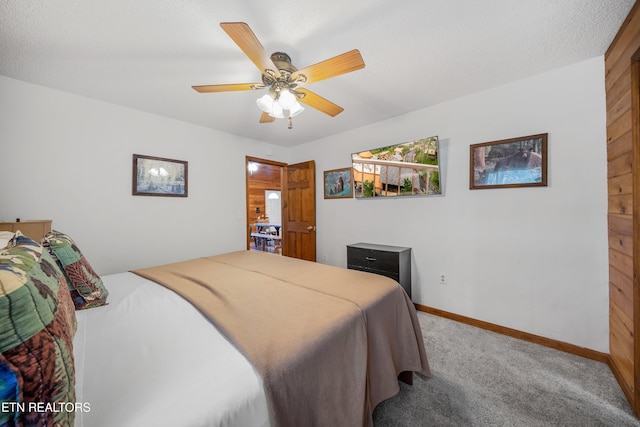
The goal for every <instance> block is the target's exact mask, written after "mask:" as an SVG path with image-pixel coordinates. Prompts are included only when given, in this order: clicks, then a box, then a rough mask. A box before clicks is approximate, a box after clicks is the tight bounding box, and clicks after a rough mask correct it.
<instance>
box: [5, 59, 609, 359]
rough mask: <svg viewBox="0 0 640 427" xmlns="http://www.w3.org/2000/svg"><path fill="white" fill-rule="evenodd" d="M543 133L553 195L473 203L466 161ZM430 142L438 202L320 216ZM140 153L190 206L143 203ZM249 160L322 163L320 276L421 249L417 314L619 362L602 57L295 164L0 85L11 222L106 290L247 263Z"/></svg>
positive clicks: (81, 102) (296, 154) (254, 148)
mask: <svg viewBox="0 0 640 427" xmlns="http://www.w3.org/2000/svg"><path fill="white" fill-rule="evenodd" d="M543 132H548V133H549V186H548V187H544V188H519V189H497V190H474V191H471V190H469V189H468V174H469V145H470V144H475V143H481V142H486V141H494V140H499V139H505V138H511V137H517V136H524V135H530V134H536V133H543ZM431 135H439V137H440V141H441V147H440V148H441V156H442V169H443V172H442V174H441V180H442V186H443V189H444V192H445V194H444V195H443V196H437V197H427V198H409V199H405V198H403V199H395V198H394V199H384V200H348V199H338V200H324V199H323V196H322V194H323V191H322V176H323V175H322V172H323V171H324V170H329V169H336V168H340V167H348V166H350V154H351V153H352V152H355V151H361V150H365V149H370V148H375V147H378V146H382V145H387V144H389V143H395V142H404V141H409V140H413V139H416V138H420V137H425V136H431ZM267 152H271V153H272V154H273V155H272V156H271V157H270V156H268V155H267ZM134 153H137V154H146V155H152V156H159V157H168V158H175V159H179V160H187V161H189V197H188V198H186V199H185V198H163V197H140V196H132V195H131V174H132V172H131V161H132V159H131V157H132V154H134ZM245 155H250V156H255V157H261V158H272V159H273V160H278V161H283V162H288V161H291V162H296V161H303V160H309V159H314V160H316V168H317V183H318V188H317V194H318V199H317V214H318V215H317V227H318V251H317V253H318V260H319V261H320V262H325V263H328V264H333V265H338V266H346V245H347V244H348V243H354V242H359V241H365V242H373V243H385V244H391V245H401V246H410V247H412V248H413V296H414V301H415V302H417V303H420V304H423V305H427V306H431V307H435V308H439V309H442V310H446V311H450V312H453V313H457V314H461V315H464V316H469V317H472V318H476V319H480V320H485V321H488V322H492V323H496V324H499V325H503V326H507V327H511V328H514V329H518V330H522V331H526V332H530V333H533V334H538V335H542V336H545V337H549V338H552V339H557V340H560V341H565V342H569V343H572V344H575V345H579V346H584V347H587V348H591V349H594V350H597V351H603V352H608V348H609V346H608V271H607V269H608V262H607V225H606V210H607V195H606V134H605V95H604V61H603V58H602V57H599V58H595V59H592V60H589V61H585V62H582V63H579V64H575V65H573V66H570V67H567V68H563V69H559V70H555V71H552V72H549V73H546V74H542V75H538V76H535V77H532V78H529V79H526V80H522V81H518V82H515V83H512V84H509V85H505V86H501V87H498V88H494V89H492V90H488V91H485V92H482V93H478V94H474V95H470V96H467V97H464V98H460V99H456V100H454V101H451V102H448V103H444V104H440V105H437V106H435V107H432V108H427V109H424V110H421V111H416V112H414V113H412V114H407V115H404V116H400V117H397V118H394V119H392V120H388V121H385V122H381V123H377V124H375V125H372V126H368V127H364V128H361V129H358V130H355V131H352V132H348V133H343V134H340V135H335V136H333V137H330V138H326V139H325V140H321V141H316V142H314V143H311V144H307V145H304V146H301V147H296V148H293V149H284V148H282V147H277V146H273V145H269V144H265V143H262V142H257V141H253V140H247V139H243V138H240V137H237V136H234V135H229V134H226V133H222V132H217V131H213V130H210V129H206V128H202V127H198V126H194V125H190V124H187V123H183V122H179V121H175V120H171V119H167V118H164V117H159V116H155V115H151V114H147V113H142V112H139V111H135V110H131V109H127V108H122V107H118V106H114V105H111V104H107V103H102V102H99V101H95V100H91V99H87V98H83V97H79V96H75V95H71V94H68V93H63V92H59V91H55V90H51V89H47V88H43V87H39V86H35V85H31V84H28V83H24V82H20V81H17V80H12V79H8V78H6V77H2V76H0V180H1V181H2V183H3V185H2V186H0V188H1V189H0V220H14V219H15V218H16V217H21V218H22V219H34V218H48V219H53V221H54V227H55V228H57V229H59V230H61V231H64V232H67V233H69V234H70V235H72V237H74V238H75V239H76V240H77V242H78V245H79V246H80V248H81V249H82V250H83V252H84V253H85V255H86V256H87V259H89V261H90V262H91V263H92V264H93V265H94V267H95V268H96V270H97V271H98V273H100V274H108V273H114V272H120V271H125V270H127V269H132V268H138V267H145V266H149V265H156V264H160V263H164V262H173V261H179V260H182V259H187V258H191V257H195V256H202V255H210V254H215V253H221V252H226V251H231V250H240V249H243V248H244V247H245V240H244V238H245V229H244V227H245V213H244V212H245V194H244V191H245V183H244V177H245V173H244V156H245ZM440 273H445V274H446V275H447V277H448V284H447V285H440V284H439V283H438V281H439V274H440Z"/></svg>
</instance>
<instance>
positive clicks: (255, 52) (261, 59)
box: [220, 22, 280, 77]
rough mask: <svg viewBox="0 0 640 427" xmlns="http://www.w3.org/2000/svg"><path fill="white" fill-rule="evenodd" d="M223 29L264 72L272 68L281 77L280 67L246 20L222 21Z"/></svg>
mask: <svg viewBox="0 0 640 427" xmlns="http://www.w3.org/2000/svg"><path fill="white" fill-rule="evenodd" d="M220 26H221V27H222V29H223V30H224V31H225V32H226V33H227V34H228V35H229V37H231V39H232V40H233V41H234V42H236V44H237V45H238V47H239V48H240V49H242V51H243V52H244V54H245V55H247V56H248V57H249V59H250V60H251V61H252V62H253V63H254V64H256V67H258V69H259V70H260V72H261V73H262V74H264V73H265V70H272V71H274V73H275V76H276V77H280V72H279V71H278V67H276V66H275V65H274V64H273V61H271V55H269V54H267V53H266V52H265V50H264V47H262V44H261V43H260V40H258V38H257V37H256V35H255V34H253V31H251V28H249V26H248V25H247V24H246V23H244V22H221V23H220Z"/></svg>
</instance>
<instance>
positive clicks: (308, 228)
mask: <svg viewBox="0 0 640 427" xmlns="http://www.w3.org/2000/svg"><path fill="white" fill-rule="evenodd" d="M315 229H316V227H315V226H314V225H310V226H308V227H307V230H308V231H315Z"/></svg>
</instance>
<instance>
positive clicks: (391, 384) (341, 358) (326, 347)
mask: <svg viewBox="0 0 640 427" xmlns="http://www.w3.org/2000/svg"><path fill="white" fill-rule="evenodd" d="M101 281H102V284H103V286H104V288H105V289H108V299H106V301H103V304H98V305H96V306H89V308H88V309H82V310H77V311H76V312H75V319H76V321H77V331H76V332H75V335H74V336H73V354H74V363H75V402H76V409H75V411H74V412H75V414H74V415H75V425H76V426H79V427H83V426H86V427H89V426H90V427H100V426H113V425H118V426H141V425H143V426H144V425H153V426H175V425H180V426H194V427H196V426H239V425H247V426H299V425H307V426H313V425H317V426H321V425H341V426H342V425H344V426H370V425H372V413H373V409H374V408H375V406H376V405H377V404H378V403H380V402H381V401H382V400H384V399H387V398H389V397H391V396H393V395H394V394H396V393H397V392H398V390H399V385H398V380H397V378H398V375H401V374H403V373H404V374H403V375H404V378H405V379H409V380H410V378H411V377H410V375H409V376H407V375H406V373H407V372H409V373H411V372H416V373H418V374H419V375H422V376H425V377H429V376H430V371H429V365H428V360H427V355H426V352H425V349H424V343H423V340H422V335H421V332H420V326H419V324H418V321H417V317H416V313H415V309H414V307H413V305H412V303H411V301H410V300H409V298H408V297H407V296H406V294H405V293H404V291H403V290H402V288H401V287H400V286H399V285H398V284H397V283H396V282H394V281H392V280H391V279H388V278H385V277H382V276H377V275H373V274H370V273H364V272H359V271H355V270H346V269H342V268H338V267H332V266H327V265H322V264H317V263H311V262H308V261H302V260H297V259H293V258H288V257H282V256H278V255H274V254H269V253H264V252H260V251H239V252H232V253H228V254H221V255H216V256H212V257H203V258H197V259H193V260H188V261H183V262H179V263H175V264H168V265H163V266H157V267H152V268H144V269H140V270H135V271H131V272H126V273H120V274H113V275H107V276H102V277H101ZM105 303H106V304H105Z"/></svg>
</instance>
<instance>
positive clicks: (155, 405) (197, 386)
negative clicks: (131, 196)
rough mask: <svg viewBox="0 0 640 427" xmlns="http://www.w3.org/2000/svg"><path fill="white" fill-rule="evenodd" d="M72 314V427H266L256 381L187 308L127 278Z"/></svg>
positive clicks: (112, 282) (111, 278)
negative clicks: (75, 405)
mask: <svg viewBox="0 0 640 427" xmlns="http://www.w3.org/2000/svg"><path fill="white" fill-rule="evenodd" d="M102 279H103V281H104V284H105V286H106V287H107V289H108V290H109V299H108V301H109V305H107V306H105V307H99V308H92V309H89V310H83V311H78V312H76V314H77V318H78V332H77V333H76V336H75V339H74V354H75V363H76V401H77V402H82V403H84V404H85V405H84V408H85V410H86V409H89V411H88V412H77V413H76V426H77V427H102V426H105V427H112V426H120V427H126V426H132V427H134V426H135V427H146V426H153V427H161V426H172V427H173V426H181V427H197V426H229V427H231V426H234V427H235V426H268V425H269V416H268V409H267V402H266V398H265V394H264V391H263V387H262V382H261V380H260V378H259V376H258V375H257V374H256V373H255V371H254V369H253V367H252V366H251V364H250V363H249V362H248V361H247V359H246V358H245V357H244V356H243V355H241V354H240V353H239V352H238V351H237V350H236V349H235V348H234V347H233V346H232V345H231V344H230V343H229V342H228V341H227V340H226V339H225V338H224V337H223V336H222V335H221V334H220V333H219V331H218V330H217V329H216V328H215V326H213V325H212V324H211V323H210V322H209V321H208V320H207V319H205V318H204V317H203V316H202V315H201V314H200V312H198V311H197V310H196V309H195V308H194V307H193V306H192V305H191V304H189V303H188V302H186V301H185V300H183V299H182V298H181V297H179V296H178V295H176V294H174V293H173V292H171V291H169V290H167V289H166V288H164V287H162V286H160V285H157V284H155V283H153V282H151V281H148V280H146V279H143V278H142V277H139V276H137V275H135V274H133V273H121V274H114V275H108V276H104V277H102Z"/></svg>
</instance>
